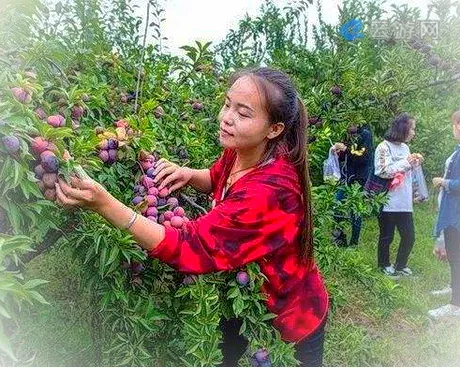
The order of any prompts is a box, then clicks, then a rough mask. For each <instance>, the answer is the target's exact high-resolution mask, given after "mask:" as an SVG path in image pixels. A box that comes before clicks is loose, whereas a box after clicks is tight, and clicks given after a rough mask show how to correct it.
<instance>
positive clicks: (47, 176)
mask: <svg viewBox="0 0 460 368" xmlns="http://www.w3.org/2000/svg"><path fill="white" fill-rule="evenodd" d="M31 148H32V152H33V154H34V156H35V158H36V162H35V168H34V172H35V177H36V178H37V179H39V181H38V183H37V184H38V187H39V188H40V191H41V192H42V193H43V196H44V197H45V198H46V199H48V200H50V201H54V200H55V199H56V189H55V183H56V182H57V180H58V170H59V159H58V158H57V156H56V152H57V147H56V145H55V144H54V143H52V142H50V141H48V140H46V139H45V138H43V137H35V138H34V139H33V140H32V146H31Z"/></svg>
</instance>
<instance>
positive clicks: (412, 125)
mask: <svg viewBox="0 0 460 368" xmlns="http://www.w3.org/2000/svg"><path fill="white" fill-rule="evenodd" d="M415 124H416V122H415V120H413V119H411V120H409V132H408V133H407V139H406V142H407V143H409V142H410V141H411V140H412V139H413V138H414V137H415Z"/></svg>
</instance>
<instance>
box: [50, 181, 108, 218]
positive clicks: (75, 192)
mask: <svg viewBox="0 0 460 368" xmlns="http://www.w3.org/2000/svg"><path fill="white" fill-rule="evenodd" d="M56 195H57V198H56V201H57V202H58V204H60V205H61V206H64V207H82V208H87V209H91V210H93V211H96V212H97V211H98V210H99V209H100V208H101V207H102V206H103V203H104V201H105V200H106V198H107V196H108V192H107V191H106V190H105V188H104V187H103V186H102V185H101V184H99V183H97V182H96V181H94V180H92V179H83V180H82V179H79V178H77V177H73V178H72V180H71V182H70V184H68V183H66V182H65V181H64V180H62V179H59V183H56Z"/></svg>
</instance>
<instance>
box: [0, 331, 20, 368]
mask: <svg viewBox="0 0 460 368" xmlns="http://www.w3.org/2000/svg"><path fill="white" fill-rule="evenodd" d="M0 351H3V353H5V354H6V355H8V356H9V357H10V358H11V359H12V360H14V361H15V362H17V361H18V359H17V358H16V356H15V355H14V353H13V349H12V348H11V343H10V340H9V339H8V337H7V336H6V335H5V333H4V332H3V327H2V328H1V329H0Z"/></svg>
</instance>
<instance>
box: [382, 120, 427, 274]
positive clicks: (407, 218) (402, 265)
mask: <svg viewBox="0 0 460 368" xmlns="http://www.w3.org/2000/svg"><path fill="white" fill-rule="evenodd" d="M415 126H416V121H415V119H414V118H413V117H411V116H410V115H408V114H407V113H402V114H400V115H398V116H397V117H396V118H395V119H394V120H393V122H392V123H391V127H390V129H389V130H388V132H387V133H386V134H385V140H384V141H383V142H381V143H380V144H379V145H378V146H377V148H376V150H375V157H374V168H375V171H374V173H375V175H377V176H379V177H381V178H384V179H391V185H390V190H389V192H388V202H387V204H386V205H385V206H384V207H383V209H382V211H381V213H380V214H379V217H378V221H379V228H380V235H379V243H378V261H377V263H378V267H379V268H380V269H381V270H382V272H383V273H384V274H385V275H387V276H390V277H399V276H400V275H404V276H409V275H412V270H411V269H410V268H409V267H408V266H407V262H408V259H409V255H410V253H411V251H412V248H413V245H414V242H415V231H414V221H413V217H412V211H413V208H412V203H413V196H412V171H411V170H412V168H413V167H416V166H418V165H420V164H421V162H422V161H423V157H422V155H420V154H418V153H414V154H411V153H410V150H409V147H408V146H407V144H406V143H408V142H410V141H411V140H412V138H414V136H415ZM396 228H397V229H398V232H399V235H400V237H401V241H400V244H399V249H398V254H397V256H396V262H395V264H394V265H392V264H391V262H390V245H391V243H392V242H393V238H394V232H395V229H396Z"/></svg>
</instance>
